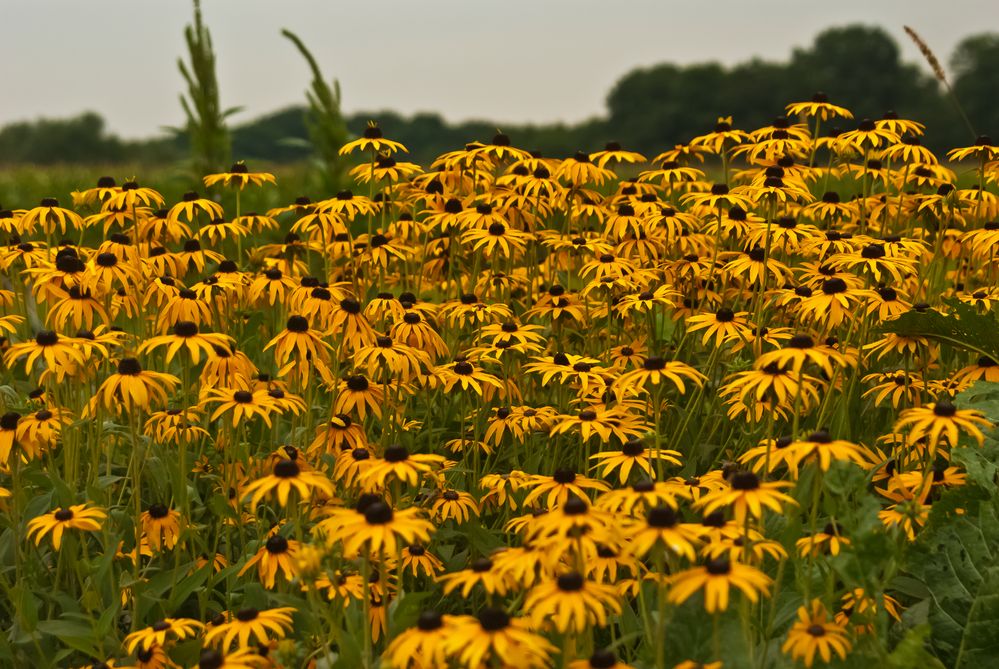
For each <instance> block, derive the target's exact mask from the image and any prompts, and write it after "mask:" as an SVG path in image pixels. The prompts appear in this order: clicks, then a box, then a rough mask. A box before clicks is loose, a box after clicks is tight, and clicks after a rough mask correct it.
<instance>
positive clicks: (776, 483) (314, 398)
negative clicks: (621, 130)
mask: <svg viewBox="0 0 999 669" xmlns="http://www.w3.org/2000/svg"><path fill="white" fill-rule="evenodd" d="M708 121H710V119H709V120H708ZM834 123H835V124H836V125H837V126H839V127H843V128H848V129H846V130H844V131H835V132H831V133H830V132H828V131H827V130H826V129H827V128H830V127H832V125H833V124H834ZM707 125H708V127H707V130H709V131H708V132H705V133H704V134H702V135H699V136H696V137H691V138H689V140H688V141H686V142H685V143H682V144H677V145H675V146H673V147H663V149H664V150H663V151H662V153H660V154H658V155H648V156H646V155H641V154H639V153H636V152H634V151H630V150H628V148H627V147H622V146H619V145H617V144H614V143H611V144H608V145H607V146H606V147H605V148H603V149H601V150H599V151H596V152H591V153H585V152H579V153H577V154H575V155H574V156H571V157H559V158H554V157H546V156H541V155H538V154H537V153H532V152H530V151H528V150H525V149H524V148H522V147H519V146H518V144H517V138H516V137H509V136H507V135H505V134H503V133H501V132H498V133H497V134H496V135H495V136H494V137H491V138H478V140H477V141H470V142H469V143H468V144H466V145H465V146H456V147H454V149H453V150H452V151H449V152H447V153H445V154H443V155H441V156H440V157H438V158H437V159H436V160H434V161H432V162H431V163H429V164H425V165H419V164H416V163H414V162H409V161H407V158H406V156H407V147H405V146H403V145H402V144H401V143H399V142H397V141H394V140H393V139H392V135H391V128H390V127H387V128H381V127H379V126H378V125H377V124H375V123H371V124H370V125H369V126H368V128H367V129H366V130H365V131H364V133H363V134H362V135H361V136H359V137H354V138H349V141H347V142H346V143H345V144H343V146H342V147H341V148H340V149H339V154H340V155H341V156H342V157H343V159H344V160H348V161H350V170H349V173H348V174H347V179H348V180H349V188H344V189H342V190H340V191H339V192H324V193H318V194H316V193H315V191H313V197H311V198H310V197H305V196H304V195H303V193H305V192H307V191H308V190H309V188H311V187H312V185H311V184H310V183H309V182H308V180H307V175H306V173H305V171H304V169H303V168H300V167H284V168H281V169H280V170H277V171H273V172H272V171H270V168H268V167H267V166H263V165H253V164H247V163H244V162H236V163H235V164H232V165H231V166H230V167H228V168H227V170H226V171H221V172H217V173H212V174H206V175H202V176H203V180H202V182H201V184H200V188H199V189H198V191H188V190H186V188H185V187H184V185H183V184H184V181H183V178H182V177H181V176H178V174H177V173H175V172H172V171H171V170H169V169H164V170H161V171H154V172H153V173H149V174H142V173H141V170H142V167H141V166H136V167H135V168H134V169H133V168H131V167H122V166H114V167H109V168H107V169H105V168H99V167H97V166H94V167H93V168H81V167H71V168H53V169H49V170H45V171H39V170H32V169H23V170H16V169H12V170H5V171H4V172H3V173H2V174H0V202H2V206H3V207H6V208H5V209H2V210H0V228H2V235H3V246H0V271H2V282H0V305H2V316H0V330H2V333H3V338H2V340H0V343H2V363H3V365H2V385H0V402H2V404H3V406H2V407H0V462H2V468H0V484H2V486H3V487H2V488H0V528H2V532H0V589H2V592H3V597H2V598H0V626H2V628H3V634H2V635H0V663H2V664H3V665H4V666H38V667H46V666H59V667H89V668H94V669H96V668H104V667H114V668H116V669H121V668H123V667H136V668H143V669H154V668H166V667H183V668H185V669H186V668H189V667H199V668H200V669H244V668H248V667H251V668H258V667H289V668H290V667H315V668H317V669H322V668H329V667H342V668H351V669H353V668H356V667H364V668H365V669H371V668H374V667H380V668H382V669H389V668H395V669H446V668H449V667H453V668H458V667H461V668H464V669H479V668H490V669H493V668H501V667H502V668H511V669H533V668H535V667H537V668H542V667H566V668H569V669H590V668H592V669H627V668H629V667H631V668H635V669H653V668H654V669H667V668H677V669H696V668H710V669H720V668H722V667H724V668H725V669H731V668H743V667H745V668H753V669H757V668H759V669H764V668H781V667H788V668H790V667H801V666H804V667H813V666H841V667H859V668H862V667H882V668H891V669H903V668H911V667H949V668H950V667H953V668H964V667H979V666H991V665H990V663H991V662H994V660H993V658H994V656H995V654H996V652H997V651H999V632H997V631H996V630H997V627H996V624H997V622H999V567H996V566H995V564H994V562H995V561H994V559H993V556H994V555H996V554H997V551H999V494H997V490H996V475H997V464H996V462H997V458H999V441H997V439H996V437H995V434H994V433H993V426H994V424H995V422H996V421H999V364H997V362H996V361H997V360H999V320H997V318H996V315H995V304H994V301H995V300H996V299H997V296H999V294H997V292H996V288H995V285H996V269H997V267H996V265H997V258H996V250H997V248H999V223H997V222H996V220H997V218H999V199H997V196H996V194H995V193H994V190H995V187H996V182H997V179H999V146H996V145H994V144H993V142H992V140H991V139H989V138H988V137H984V136H981V137H977V138H974V139H971V138H969V142H968V144H967V145H966V146H961V147H955V148H954V149H953V150H951V151H948V152H947V153H946V155H940V156H937V155H935V154H934V153H933V152H932V151H930V150H929V149H928V148H926V147H925V146H923V143H922V141H921V137H922V136H923V133H924V131H925V130H926V129H925V128H924V126H923V125H922V124H921V123H919V122H918V119H906V118H899V117H898V116H897V115H895V114H887V115H885V117H884V118H880V119H876V120H871V119H855V118H853V115H852V113H851V112H850V111H849V110H848V109H846V108H844V107H841V106H837V105H836V104H834V101H830V100H829V99H828V98H827V96H825V95H824V94H821V93H817V94H816V95H815V96H814V97H813V98H811V99H810V100H804V101H799V102H791V103H790V104H788V105H787V107H786V109H785V115H784V116H780V117H777V118H776V119H774V121H773V122H772V123H771V124H769V125H767V126H764V127H760V128H755V129H740V128H739V127H738V126H737V125H736V124H734V123H733V120H732V118H719V119H717V121H716V123H715V124H714V125H713V126H712V125H711V124H710V123H708V124H707ZM317 195H318V196H317Z"/></svg>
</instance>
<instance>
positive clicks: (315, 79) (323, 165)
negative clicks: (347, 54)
mask: <svg viewBox="0 0 999 669" xmlns="http://www.w3.org/2000/svg"><path fill="white" fill-rule="evenodd" d="M281 34H282V35H284V36H285V37H287V38H288V39H289V40H291V42H292V43H293V44H294V45H295V47H296V48H297V49H298V51H299V53H301V54H302V57H303V58H305V60H306V62H308V64H309V69H310V70H312V84H311V87H310V88H309V90H307V91H306V92H305V97H306V99H307V100H308V101H309V109H308V111H307V112H306V114H305V126H306V129H307V130H308V132H309V140H310V141H311V143H312V148H313V150H314V151H315V152H316V159H317V160H316V162H317V163H318V165H319V175H320V181H321V186H322V188H323V190H324V192H326V193H335V192H337V191H339V190H340V186H341V184H342V183H343V174H344V170H345V169H346V164H345V163H344V161H343V160H342V159H341V158H340V153H339V152H340V147H341V146H343V145H344V144H346V143H347V140H348V139H349V134H348V132H347V123H346V121H345V120H344V118H343V113H342V112H341V111H340V82H339V81H338V80H336V79H333V86H332V87H331V86H330V85H329V84H327V83H326V80H325V79H323V73H322V71H321V70H320V69H319V64H318V63H317V62H316V59H315V58H314V57H313V55H312V53H311V52H310V51H309V50H308V49H307V48H306V47H305V44H304V43H303V42H302V40H301V39H300V38H299V37H298V35H296V34H295V33H293V32H291V31H290V30H288V29H284V30H282V31H281Z"/></svg>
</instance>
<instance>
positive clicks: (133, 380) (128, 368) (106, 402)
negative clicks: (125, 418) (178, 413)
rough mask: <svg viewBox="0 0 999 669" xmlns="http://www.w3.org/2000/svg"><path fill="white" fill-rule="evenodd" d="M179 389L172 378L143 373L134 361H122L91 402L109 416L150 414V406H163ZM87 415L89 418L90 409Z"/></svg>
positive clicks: (173, 377)
mask: <svg viewBox="0 0 999 669" xmlns="http://www.w3.org/2000/svg"><path fill="white" fill-rule="evenodd" d="M179 385H180V379H178V378H177V377H176V376H174V375H172V374H165V373H163V372H153V371H150V370H147V369H143V368H142V365H141V364H140V363H139V361H138V360H136V359H135V358H122V359H121V360H119V361H118V363H117V368H116V370H115V373H114V374H111V375H110V376H108V378H107V379H105V380H104V382H103V383H101V385H100V387H99V388H98V389H97V393H96V394H95V395H94V402H95V403H98V404H100V405H101V407H102V408H103V409H104V410H105V411H111V412H122V411H124V412H129V411H132V410H134V409H143V410H145V411H149V409H150V407H152V406H153V405H156V406H163V405H165V404H166V403H167V400H168V398H169V396H170V394H171V393H173V391H174V390H175V389H176V387H177V386H179ZM88 412H89V414H92V413H93V408H89V409H88ZM89 414H88V415H89Z"/></svg>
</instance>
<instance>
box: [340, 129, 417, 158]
mask: <svg viewBox="0 0 999 669" xmlns="http://www.w3.org/2000/svg"><path fill="white" fill-rule="evenodd" d="M354 151H362V152H365V151H370V152H371V154H372V156H376V155H377V154H379V153H384V154H392V153H397V152H399V151H403V152H407V153H408V151H407V149H406V147H405V146H403V145H402V144H400V143H399V142H396V141H394V140H391V139H386V138H385V136H384V135H383V134H382V129H381V128H380V127H378V124H377V123H375V122H374V121H368V126H367V127H366V128H365V129H364V133H363V134H362V135H361V136H360V137H358V138H357V139H355V140H353V141H351V142H347V143H346V144H344V145H343V146H342V147H340V151H339V153H340V155H341V156H345V155H347V154H349V153H353V152H354Z"/></svg>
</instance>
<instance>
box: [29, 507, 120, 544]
mask: <svg viewBox="0 0 999 669" xmlns="http://www.w3.org/2000/svg"><path fill="white" fill-rule="evenodd" d="M106 518H107V513H106V512H105V511H104V509H102V508H100V507H96V506H89V505H88V504H86V503H84V504H74V505H72V506H70V507H68V508H63V507H60V508H58V509H56V510H55V511H52V512H50V513H46V514H43V515H41V516H37V517H35V518H32V519H31V520H29V521H28V538H29V539H34V542H35V545H39V544H41V543H42V539H44V538H45V535H47V534H51V535H52V547H53V548H55V549H56V550H59V547H60V546H62V535H63V533H64V532H65V531H66V530H80V531H81V532H100V530H101V524H102V523H103V521H104V520H105V519H106Z"/></svg>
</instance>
